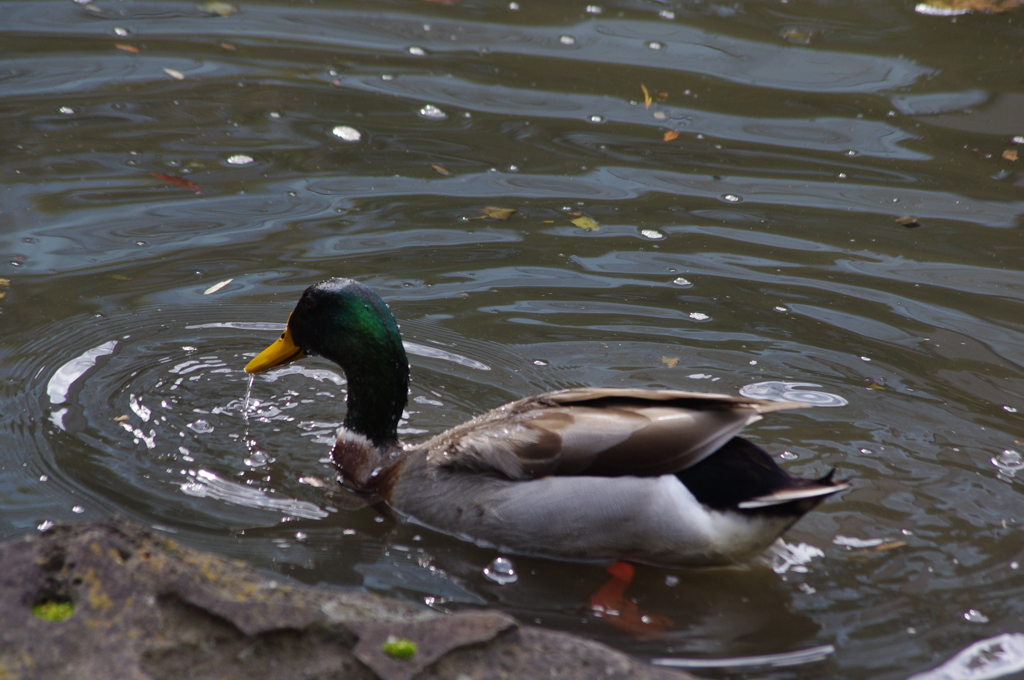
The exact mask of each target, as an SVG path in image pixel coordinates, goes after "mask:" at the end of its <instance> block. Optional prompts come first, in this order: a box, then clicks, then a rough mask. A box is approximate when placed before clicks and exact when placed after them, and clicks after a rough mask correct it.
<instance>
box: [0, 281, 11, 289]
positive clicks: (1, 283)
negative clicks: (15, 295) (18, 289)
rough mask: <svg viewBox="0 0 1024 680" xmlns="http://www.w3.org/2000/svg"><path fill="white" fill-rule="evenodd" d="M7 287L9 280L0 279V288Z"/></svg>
mask: <svg viewBox="0 0 1024 680" xmlns="http://www.w3.org/2000/svg"><path fill="white" fill-rule="evenodd" d="M9 285H11V280H10V279H0V286H4V287H5V288H6V287H7V286H9Z"/></svg>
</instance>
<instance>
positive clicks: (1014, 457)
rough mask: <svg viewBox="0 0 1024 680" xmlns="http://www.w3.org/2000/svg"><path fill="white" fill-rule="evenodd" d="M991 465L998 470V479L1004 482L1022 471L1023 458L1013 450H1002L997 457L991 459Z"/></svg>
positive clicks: (1023, 468) (1023, 467) (1023, 466)
mask: <svg viewBox="0 0 1024 680" xmlns="http://www.w3.org/2000/svg"><path fill="white" fill-rule="evenodd" d="M991 463H992V464H993V465H995V466H996V467H997V468H998V469H999V477H1000V478H1002V479H1006V480H1009V479H1012V478H1013V477H1014V475H1016V474H1017V473H1018V472H1020V471H1021V470H1024V458H1021V455H1020V453H1018V452H1017V451H1014V450H1013V449H1003V452H1002V453H1000V454H999V455H998V456H993V457H992V459H991Z"/></svg>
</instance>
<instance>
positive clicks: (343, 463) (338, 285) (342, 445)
mask: <svg viewBox="0 0 1024 680" xmlns="http://www.w3.org/2000/svg"><path fill="white" fill-rule="evenodd" d="M307 355H319V356H322V357H324V358H326V359H329V360H331V361H333V362H335V363H336V364H338V365H339V366H340V367H341V369H342V370H343V371H344V372H345V375H346V377H347V378H348V396H347V399H346V403H347V411H346V413H345V420H344V424H343V427H342V429H341V433H340V435H339V436H338V440H337V442H336V443H335V445H334V448H333V450H332V452H331V457H332V459H333V461H334V464H335V466H336V467H337V470H338V472H339V475H340V480H341V482H342V484H343V485H345V486H347V487H349V488H350V489H352V490H355V491H358V492H360V493H362V494H366V495H367V496H369V497H370V499H371V501H372V502H381V501H382V502H384V503H385V504H387V505H388V506H389V507H390V508H392V509H393V510H394V511H395V512H396V513H398V514H399V515H402V516H404V517H406V518H408V519H409V520H412V521H415V522H419V523H421V524H424V525H426V526H429V527H432V528H434V529H437V530H439V531H442V532H446V533H448V534H452V535H454V536H457V537H460V538H463V539H468V540H470V541H473V542H475V543H477V544H480V545H483V546H486V547H493V548H497V549H500V550H503V551H509V552H514V553H519V554H529V555H540V556H547V557H553V558H565V559H587V560H630V561H634V562H643V563H650V564H657V565H667V566H708V565H723V564H732V563H737V562H742V561H745V560H748V559H749V558H751V557H752V556H754V555H757V554H758V553H760V552H761V551H762V550H764V549H765V548H766V547H767V546H768V545H769V544H771V543H772V542H773V541H774V540H775V539H776V538H778V537H779V536H780V535H781V534H782V533H783V532H784V531H785V530H786V529H788V528H789V527H790V526H791V525H792V524H793V523H794V522H796V521H797V520H798V519H799V518H800V517H801V516H803V515H804V514H805V513H806V512H807V511H809V510H810V509H811V508H813V507H814V506H816V505H817V504H818V503H819V502H821V500H822V499H824V498H825V497H826V496H830V495H832V494H834V493H836V492H838V491H841V490H843V489H845V488H847V486H848V485H847V484H846V483H844V482H837V481H833V474H834V472H835V470H834V469H833V470H832V471H830V472H829V473H828V474H826V475H825V476H824V477H821V478H820V479H802V478H798V477H793V476H791V475H789V474H788V473H786V472H785V471H784V470H782V468H780V467H779V466H778V465H776V464H775V462H774V461H773V460H772V458H771V456H769V455H768V454H767V453H766V452H765V451H764V450H762V449H761V448H759V447H757V446H756V445H754V444H752V443H751V442H749V441H747V440H745V439H742V438H740V437H737V436H736V434H737V433H738V432H739V431H740V430H741V429H742V428H743V427H744V426H746V425H748V424H750V423H752V422H754V421H756V420H759V419H760V418H761V416H762V415H764V414H766V413H771V412H773V411H784V410H788V409H794V408H802V407H804V406H805V405H804V404H797V403H787V402H773V401H764V400H760V399H747V398H743V397H734V396H729V395H723V394H701V393H696V392H684V391H680V390H665V389H659V390H646V389H617V388H603V387H590V388H580V389H568V390H562V391H559V392H548V393H546V394H540V395H537V396H534V397H527V398H526V399H520V400H519V401H514V402H511V403H509V404H505V405H504V406H499V407H498V408H496V409H493V410H491V411H488V412H487V413H484V414H483V415H480V416H477V417H476V418H474V419H472V420H470V421H468V422H466V423H463V424H462V425H458V426H456V427H454V428H452V429H450V430H448V431H446V432H442V433H441V434H439V435H437V436H435V437H432V438H430V439H428V440H427V441H424V442H422V443H420V444H412V445H409V444H402V443H401V442H400V441H399V439H398V423H399V420H400V419H401V417H402V412H403V409H404V408H405V405H406V400H407V397H408V391H409V362H408V359H407V358H406V355H405V349H404V348H403V346H402V338H401V335H400V333H399V330H398V324H397V323H396V322H395V318H394V316H392V314H391V311H390V310H389V309H388V307H387V305H386V304H385V303H384V301H383V300H382V299H381V298H380V297H379V296H377V295H376V294H375V293H374V292H373V291H371V290H370V289H369V288H367V287H366V286H363V285H362V284H360V283H358V282H356V281H353V280H351V279H341V278H333V279H328V280H326V281H321V282H320V283H317V284H315V285H313V286H310V287H309V288H308V289H306V291H305V292H304V293H303V294H302V297H301V298H300V299H299V302H298V304H297V305H296V306H295V310H294V311H293V312H292V313H291V315H290V316H289V317H288V325H287V329H286V330H285V331H284V333H283V334H282V335H281V337H280V338H278V339H277V340H276V341H275V342H274V343H273V344H271V345H270V346H269V347H267V348H266V349H265V350H263V352H261V353H260V354H259V355H257V356H256V357H255V358H254V359H253V360H252V361H250V362H249V363H248V365H246V367H245V370H246V371H247V372H249V373H259V372H262V371H266V370H268V369H270V368H273V367H275V366H280V365H282V364H285V363H288V362H290V361H294V360H296V359H301V358H302V357H304V356H307Z"/></svg>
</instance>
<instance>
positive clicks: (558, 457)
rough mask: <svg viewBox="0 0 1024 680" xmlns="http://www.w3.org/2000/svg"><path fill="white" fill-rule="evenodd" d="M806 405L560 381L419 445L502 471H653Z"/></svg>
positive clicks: (454, 464)
mask: <svg viewBox="0 0 1024 680" xmlns="http://www.w3.org/2000/svg"><path fill="white" fill-rule="evenodd" d="M805 406H807V405H806V404H799V403H795V402H777V401H764V400H761V399H748V398H745V397H734V396H730V395H724V394H703V393H698V392H684V391H679V390H639V389H614V388H587V389H575V390H565V391H562V392H550V393H547V394H542V395H539V396H536V397H531V398H529V399H523V400H521V401H517V402H512V403H511V404H506V405H505V406H502V407H500V408H498V409H495V410H493V411H490V412H488V413H486V414H484V415H482V416H480V417H478V418H475V419H474V420H471V421H469V422H467V423H465V424H464V425H461V426H459V427H456V428H453V429H452V430H449V431H448V432H445V433H443V434H441V435H439V436H438V437H435V438H434V439H432V440H430V441H428V442H426V443H425V444H424V445H423V446H424V447H425V448H427V459H428V462H429V464H431V465H437V466H441V467H447V468H455V469H463V470H469V471H474V472H480V473H488V474H496V475H500V476H502V477H505V478H507V479H535V478H538V477H544V476H548V475H588V476H595V475H596V476H616V475H636V476H654V475H662V474H666V473H674V472H678V471H680V470H684V469H686V468H688V467H690V466H691V465H695V464H696V463H698V462H700V461H701V460H703V459H704V458H706V457H707V456H709V455H711V454H712V453H714V452H715V451H716V450H717V449H718V448H719V447H721V446H722V445H723V444H725V443H726V442H727V441H729V440H730V439H731V438H732V437H733V436H735V435H736V434H737V433H738V432H739V431H740V430H741V429H743V427H745V426H746V425H748V424H750V423H752V422H754V421H755V420H758V419H760V418H761V416H762V414H765V413H770V412H772V411H783V410H788V409H795V408H803V407H805Z"/></svg>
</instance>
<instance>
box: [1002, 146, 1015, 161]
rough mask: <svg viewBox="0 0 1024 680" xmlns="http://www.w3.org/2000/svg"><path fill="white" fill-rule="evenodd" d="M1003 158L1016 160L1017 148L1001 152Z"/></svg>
mask: <svg viewBox="0 0 1024 680" xmlns="http://www.w3.org/2000/svg"><path fill="white" fill-rule="evenodd" d="M1003 158H1005V159H1006V160H1008V161H1015V160H1017V150H1016V149H1007V150H1006V151H1004V152H1003Z"/></svg>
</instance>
